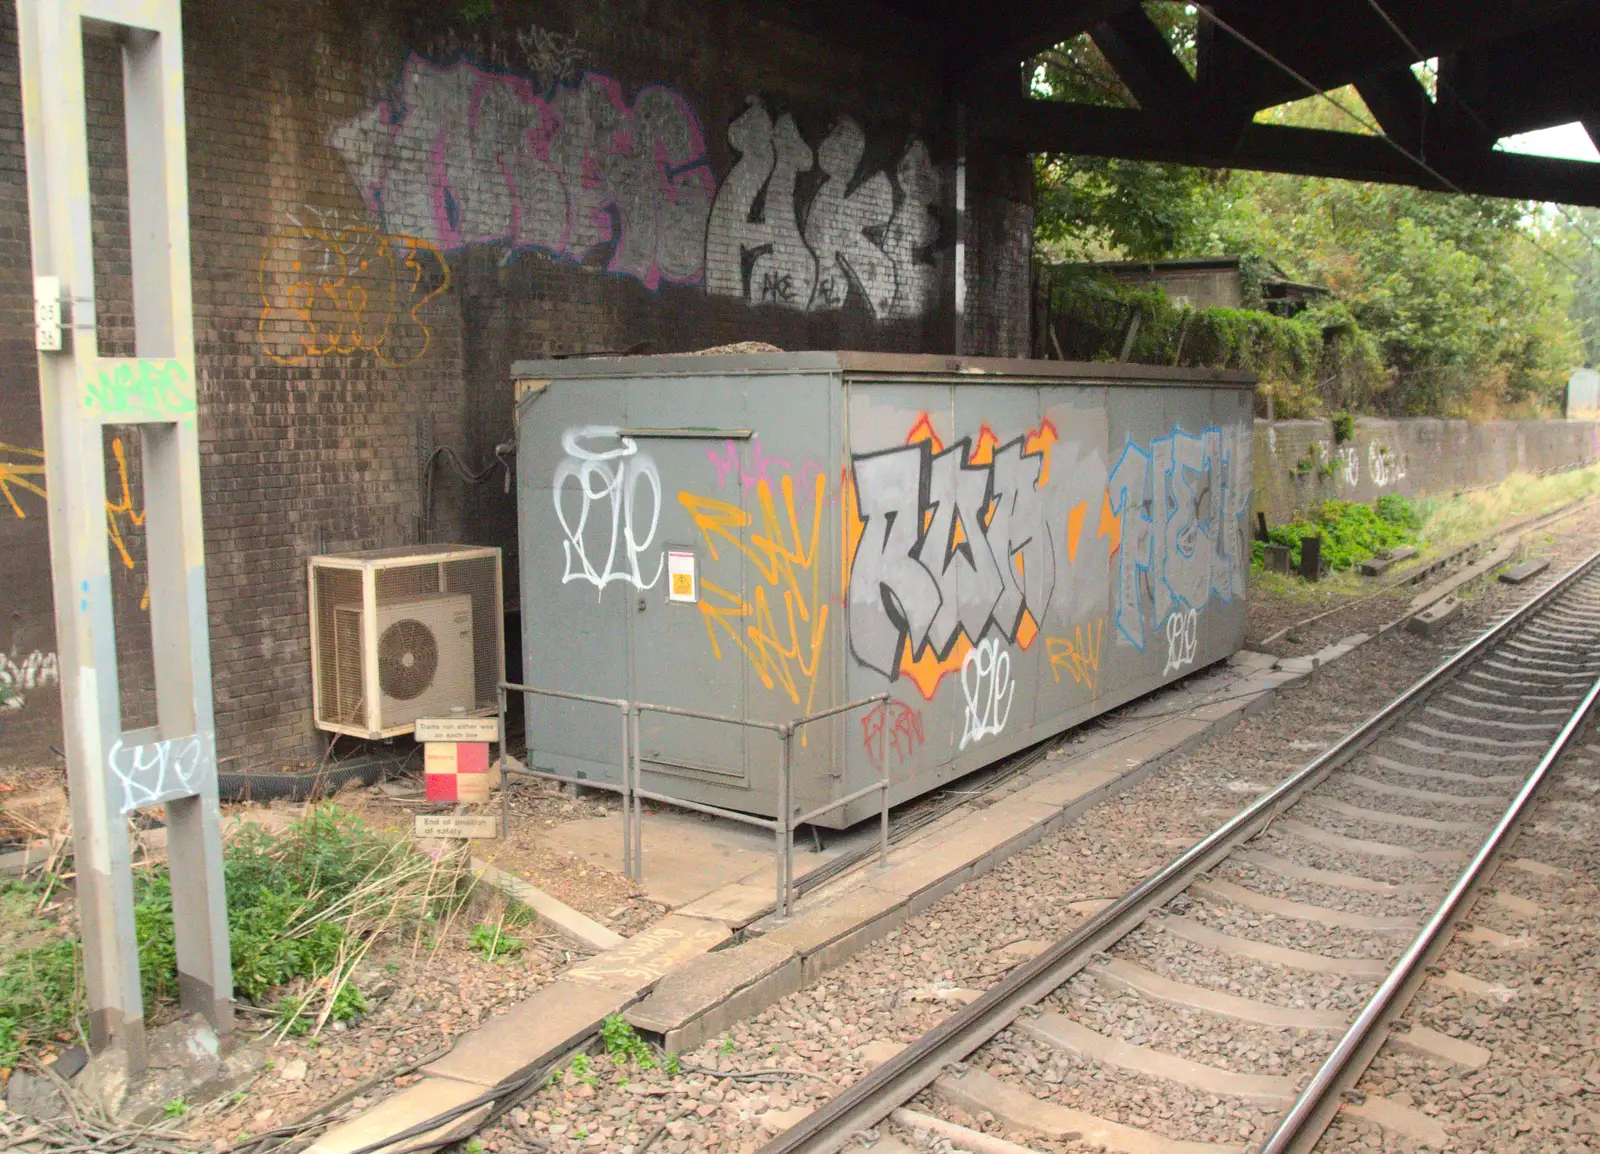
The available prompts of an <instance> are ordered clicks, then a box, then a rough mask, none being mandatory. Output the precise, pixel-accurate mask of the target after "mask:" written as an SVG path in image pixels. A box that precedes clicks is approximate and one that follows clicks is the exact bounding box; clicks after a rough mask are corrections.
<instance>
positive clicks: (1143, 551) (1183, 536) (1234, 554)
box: [1106, 426, 1250, 652]
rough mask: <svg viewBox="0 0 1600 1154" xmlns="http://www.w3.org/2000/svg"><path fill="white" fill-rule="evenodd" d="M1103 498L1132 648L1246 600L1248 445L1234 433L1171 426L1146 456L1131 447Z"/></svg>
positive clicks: (1119, 612)
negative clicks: (1114, 527) (1112, 519)
mask: <svg viewBox="0 0 1600 1154" xmlns="http://www.w3.org/2000/svg"><path fill="white" fill-rule="evenodd" d="M1106 500H1107V505H1108V507H1109V508H1110V510H1111V512H1112V513H1113V514H1114V515H1115V516H1117V517H1118V518H1119V519H1120V524H1121V546H1120V548H1119V550H1118V553H1117V572H1116V582H1115V590H1114V594H1115V599H1116V618H1115V619H1116V626H1117V631H1118V632H1119V633H1121V634H1122V636H1123V637H1125V638H1126V639H1127V640H1128V642H1129V643H1130V644H1131V645H1133V647H1134V648H1135V649H1137V650H1139V651H1140V652H1143V651H1144V647H1145V644H1146V641H1147V639H1148V638H1149V636H1150V635H1151V634H1152V633H1154V632H1156V631H1158V630H1160V629H1161V628H1162V627H1163V626H1164V625H1165V624H1166V622H1167V620H1168V618H1170V617H1171V616H1172V615H1173V614H1174V613H1177V612H1188V611H1194V612H1195V613H1198V612H1199V611H1200V610H1202V609H1204V608H1205V606H1206V604H1207V603H1208V602H1209V601H1210V600H1211V598H1213V597H1216V598H1218V599H1219V600H1221V601H1224V602H1228V601H1232V600H1233V599H1234V598H1235V597H1241V596H1243V595H1244V592H1245V582H1246V580H1247V577H1248V571H1249V558H1250V553H1249V547H1250V537H1249V523H1248V518H1249V510H1250V447H1249V441H1248V440H1247V439H1246V438H1245V437H1244V436H1242V435H1241V434H1240V432H1239V431H1238V430H1237V429H1233V428H1228V429H1221V428H1218V427H1216V426H1211V427H1209V428H1206V429H1204V430H1202V431H1201V432H1200V433H1199V434H1195V433H1189V432H1186V431H1184V430H1183V429H1177V428H1175V429H1173V431H1172V432H1171V433H1169V434H1168V435H1166V436H1164V437H1157V438H1155V439H1154V440H1152V441H1151V442H1150V447H1149V449H1148V450H1146V449H1142V448H1140V447H1139V446H1138V445H1137V444H1135V443H1134V442H1133V441H1132V440H1129V441H1128V442H1127V444H1126V445H1124V446H1123V450H1122V455H1121V456H1120V457H1119V458H1118V459H1117V463H1116V466H1115V467H1114V468H1113V469H1112V470H1111V477H1110V480H1109V481H1108V482H1107V484H1106Z"/></svg>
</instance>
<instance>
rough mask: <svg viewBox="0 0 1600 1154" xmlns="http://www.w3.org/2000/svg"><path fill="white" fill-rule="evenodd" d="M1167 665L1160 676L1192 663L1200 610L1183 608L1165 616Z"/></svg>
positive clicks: (1197, 638)
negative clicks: (1169, 615)
mask: <svg viewBox="0 0 1600 1154" xmlns="http://www.w3.org/2000/svg"><path fill="white" fill-rule="evenodd" d="M1166 629H1167V665H1166V668H1165V669H1163V670H1162V671H1161V676H1163V677H1170V676H1171V675H1172V674H1174V673H1176V672H1178V670H1180V669H1182V668H1183V667H1184V666H1185V665H1193V664H1194V655H1195V649H1196V647H1197V644H1198V642H1199V640H1200V610H1198V609H1184V610H1181V611H1180V612H1177V613H1174V614H1173V615H1172V616H1171V617H1168V618H1167V625H1166Z"/></svg>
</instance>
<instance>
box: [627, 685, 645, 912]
mask: <svg viewBox="0 0 1600 1154" xmlns="http://www.w3.org/2000/svg"><path fill="white" fill-rule="evenodd" d="M628 716H629V717H630V718H631V719H632V724H631V725H630V726H629V729H630V731H631V732H632V735H633V755H632V759H631V760H632V764H633V783H632V787H631V789H632V793H631V796H632V798H633V847H632V849H633V861H634V878H633V880H634V881H635V882H639V883H643V882H644V830H643V826H644V801H643V799H642V798H640V796H639V790H640V789H641V788H643V785H644V767H643V765H642V764H641V760H640V759H641V758H642V756H643V753H642V747H641V743H640V741H639V707H638V706H637V705H630V706H629V707H628ZM623 848H624V850H626V849H627V848H628V847H626V846H624V847H623Z"/></svg>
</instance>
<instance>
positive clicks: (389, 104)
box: [329, 53, 716, 290]
mask: <svg viewBox="0 0 1600 1154" xmlns="http://www.w3.org/2000/svg"><path fill="white" fill-rule="evenodd" d="M329 143H330V144H331V145H332V146H333V147H334V148H335V149H336V150H337V151H338V152H339V154H340V155H341V156H342V157H343V158H344V162H345V166H346V167H347V168H348V169H349V171H350V176H351V178H352V179H353V180H354V181H355V183H356V187H357V188H358V189H359V190H360V193H361V196H362V199H363V200H365V201H366V203H367V207H368V209H370V210H371V211H372V212H373V213H374V214H375V215H376V216H377V217H378V219H379V220H380V221H381V222H382V225H383V228H384V229H385V230H386V231H388V232H390V233H402V234H405V235H411V236H418V237H422V238H425V239H427V240H430V241H432V242H433V243H434V244H436V245H437V246H438V247H439V248H440V249H442V250H445V251H450V250H454V249H459V248H462V247H465V246H467V245H471V244H481V243H503V244H509V245H511V246H512V248H513V249H516V248H538V249H543V250H544V251H545V252H548V253H550V254H551V255H553V256H557V257H562V258H565V259H569V260H575V261H582V260H583V259H584V258H585V256H586V255H587V254H588V253H589V252H590V251H592V250H593V249H594V248H596V247H597V246H600V245H604V244H614V245H615V248H614V251H613V252H612V254H611V257H610V259H609V260H608V261H607V263H606V270H607V271H608V272H612V273H616V274H618V275H621V276H628V277H632V278H633V279H635V280H637V281H639V282H640V283H641V284H643V285H644V286H645V287H646V288H648V289H651V290H654V289H656V288H658V287H659V286H660V285H661V283H662V282H663V281H666V282H669V283H673V284H697V283H699V282H700V281H701V280H702V278H703V274H704V269H705V234H706V221H707V219H708V217H709V216H710V213H711V203H712V200H713V198H714V197H715V195H716V181H715V178H714V176H713V174H712V171H711V164H710V161H709V159H708V158H707V156H706V140H705V133H704V132H703V130H702V129H701V127H700V122H699V120H698V118H697V117H696V116H695V113H694V110H693V108H691V107H690V105H689V102H688V101H687V100H685V99H684V98H683V97H682V96H681V95H679V94H678V93H676V92H674V91H672V90H671V89H670V88H666V87H664V86H662V85H659V84H652V85H646V86H645V87H643V88H641V89H639V91H638V92H637V93H636V94H635V95H634V98H633V101H632V103H631V104H630V103H629V102H628V100H627V98H626V96H625V93H624V89H623V87H622V85H621V84H620V83H618V82H617V81H616V80H614V79H612V78H611V77H609V76H606V75H605V74H603V73H600V72H594V71H585V72H583V73H582V74H581V75H579V76H578V77H577V79H576V80H574V81H572V82H571V83H565V82H563V83H558V84H556V85H554V86H553V87H552V88H551V89H550V90H549V91H548V92H546V93H544V94H542V95H541V94H540V93H539V92H537V91H535V89H534V84H533V81H532V80H531V79H530V78H528V77H526V76H518V75H515V74H512V73H505V72H496V71H492V70H490V69H486V68H481V67H479V66H478V65H476V64H472V63H470V62H468V61H466V60H457V61H455V62H454V63H452V64H448V65H446V64H440V63H436V62H435V61H432V60H429V59H428V58H426V57H424V56H421V55H418V54H416V53H413V54H411V55H410V56H409V57H408V58H407V59H406V62H405V65H404V67H403V68H402V69H401V72H400V78H399V80H398V81H397V82H396V84H395V89H394V92H393V94H392V95H391V96H390V98H389V99H387V100H380V101H379V102H378V103H377V104H375V105H374V106H373V107H371V108H369V109H367V110H366V111H365V112H362V113H360V114H359V115H357V116H354V117H352V118H351V119H349V120H346V121H344V122H342V123H340V124H337V125H335V126H334V128H333V130H332V131H331V132H330V133H329Z"/></svg>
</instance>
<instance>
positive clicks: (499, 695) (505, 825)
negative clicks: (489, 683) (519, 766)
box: [495, 685, 511, 842]
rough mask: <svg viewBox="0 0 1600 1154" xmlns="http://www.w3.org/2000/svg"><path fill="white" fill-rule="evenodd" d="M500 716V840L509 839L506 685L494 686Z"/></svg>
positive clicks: (509, 777)
mask: <svg viewBox="0 0 1600 1154" xmlns="http://www.w3.org/2000/svg"><path fill="white" fill-rule="evenodd" d="M495 704H496V705H497V706H498V707H499V716H500V840H501V841H506V842H509V841H510V840H511V770H510V768H509V767H508V766H507V765H506V687H505V686H504V685H496V686H495Z"/></svg>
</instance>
